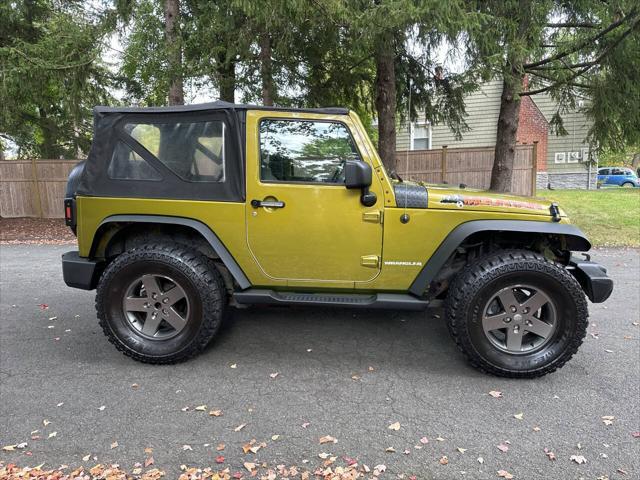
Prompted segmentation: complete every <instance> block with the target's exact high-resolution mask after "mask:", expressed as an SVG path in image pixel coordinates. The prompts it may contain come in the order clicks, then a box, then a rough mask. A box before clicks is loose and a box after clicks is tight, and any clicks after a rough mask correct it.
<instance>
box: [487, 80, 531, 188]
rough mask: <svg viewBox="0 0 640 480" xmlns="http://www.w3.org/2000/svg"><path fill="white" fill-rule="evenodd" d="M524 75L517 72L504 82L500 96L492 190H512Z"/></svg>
mask: <svg viewBox="0 0 640 480" xmlns="http://www.w3.org/2000/svg"><path fill="white" fill-rule="evenodd" d="M522 80H523V77H522V75H520V74H518V73H517V72H511V75H510V76H509V77H508V78H507V76H506V75H505V78H504V80H503V82H502V96H501V97H500V115H499V117H498V130H497V133H496V151H495V157H494V160H493V169H492V170H491V186H490V187H489V188H490V189H491V190H495V191H498V192H509V191H511V180H512V177H513V162H514V160H515V157H516V139H517V135H518V122H519V120H520V96H519V95H518V92H519V91H520V90H519V89H520V85H522Z"/></svg>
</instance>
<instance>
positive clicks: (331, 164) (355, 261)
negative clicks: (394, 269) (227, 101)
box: [246, 111, 383, 288]
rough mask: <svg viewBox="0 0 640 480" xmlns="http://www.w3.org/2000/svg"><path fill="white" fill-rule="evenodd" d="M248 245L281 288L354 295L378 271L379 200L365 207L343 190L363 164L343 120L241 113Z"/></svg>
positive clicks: (376, 186)
mask: <svg viewBox="0 0 640 480" xmlns="http://www.w3.org/2000/svg"><path fill="white" fill-rule="evenodd" d="M246 131H247V204H246V229H247V243H248V247H249V250H250V251H251V254H252V255H253V257H254V260H255V261H256V263H257V264H258V265H259V267H260V269H261V270H262V271H263V273H264V274H265V275H266V276H267V277H269V278H271V279H274V280H286V281H287V284H288V285H294V286H305V285H308V286H313V287H314V288H318V287H322V286H325V287H327V288H329V287H341V288H353V287H354V282H366V281H370V280H372V279H374V278H375V277H376V276H377V275H378V274H379V272H380V256H381V252H382V205H383V196H382V191H381V190H382V188H381V185H380V182H379V179H377V178H376V176H375V175H374V176H373V184H372V186H371V191H372V192H374V193H376V194H377V196H378V201H377V203H376V204H375V205H373V206H372V207H365V206H364V205H362V204H361V202H360V195H361V191H360V190H358V189H356V190H348V189H347V188H346V187H345V183H344V164H345V162H346V161H353V160H363V161H367V162H369V160H370V159H369V158H368V154H367V151H366V145H364V144H363V143H362V142H361V141H360V140H361V139H360V138H359V137H358V136H357V135H354V134H353V132H355V131H356V130H355V128H354V125H353V123H352V122H351V119H350V118H349V116H348V115H319V114H306V113H305V114H301V113H291V112H273V111H249V112H247V130H246Z"/></svg>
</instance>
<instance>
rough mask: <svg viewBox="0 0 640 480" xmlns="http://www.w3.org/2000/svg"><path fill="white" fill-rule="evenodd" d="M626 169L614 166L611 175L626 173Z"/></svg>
mask: <svg viewBox="0 0 640 480" xmlns="http://www.w3.org/2000/svg"><path fill="white" fill-rule="evenodd" d="M624 173H625V172H624V170H622V169H621V168H612V169H611V175H624Z"/></svg>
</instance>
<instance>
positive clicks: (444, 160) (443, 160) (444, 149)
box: [440, 145, 447, 183]
mask: <svg viewBox="0 0 640 480" xmlns="http://www.w3.org/2000/svg"><path fill="white" fill-rule="evenodd" d="M441 163H442V164H441V165H440V168H441V169H442V183H447V146H446V145H443V146H442V156H441Z"/></svg>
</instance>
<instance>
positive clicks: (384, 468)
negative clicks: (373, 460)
mask: <svg viewBox="0 0 640 480" xmlns="http://www.w3.org/2000/svg"><path fill="white" fill-rule="evenodd" d="M386 471H387V466H386V465H382V464H380V465H376V466H375V467H373V475H374V476H376V477H377V476H378V475H379V474H380V473H384V472H386ZM376 472H378V475H376Z"/></svg>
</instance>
